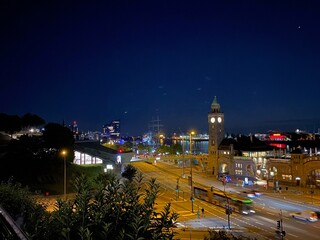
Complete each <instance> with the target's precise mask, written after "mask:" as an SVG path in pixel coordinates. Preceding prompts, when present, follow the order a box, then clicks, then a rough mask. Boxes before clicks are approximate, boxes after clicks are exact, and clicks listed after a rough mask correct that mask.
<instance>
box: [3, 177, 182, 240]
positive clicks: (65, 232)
mask: <svg viewBox="0 0 320 240" xmlns="http://www.w3.org/2000/svg"><path fill="white" fill-rule="evenodd" d="M1 186H6V184H2V185H1ZM95 186H98V187H96V189H94V190H92V187H91V184H90V183H89V181H88V179H87V177H85V176H84V175H81V176H79V177H78V178H76V180H75V188H76V196H75V198H74V199H72V200H67V201H63V200H58V201H57V203H56V210H55V211H53V212H52V213H50V214H49V213H46V212H45V211H43V209H44V208H41V207H40V206H39V205H37V204H35V203H33V202H32V201H30V200H28V203H30V204H31V205H32V206H34V207H35V208H36V207H38V208H39V209H40V210H38V211H36V212H32V211H25V210H24V208H25V207H26V206H25V203H24V199H29V196H28V193H27V190H26V189H22V188H20V186H19V185H16V187H15V189H14V192H16V193H17V192H21V193H22V196H19V195H17V194H16V193H14V192H10V187H7V188H6V187H3V188H1V189H0V204H2V205H3V207H4V208H6V209H7V208H8V209H7V211H8V212H9V213H11V214H12V213H14V214H13V217H14V218H15V216H17V215H19V212H21V214H22V215H23V217H24V219H25V221H24V224H23V225H22V228H23V229H24V230H25V231H26V232H27V234H28V235H29V236H30V238H31V239H48V240H50V239H88V240H89V239H97V240H99V239H115V240H117V239H119V240H121V239H173V237H174V235H175V232H174V228H173V227H174V223H175V221H176V220H177V217H178V215H177V214H176V213H174V212H171V210H170V204H168V205H166V206H165V208H164V209H163V211H162V212H156V210H155V200H156V197H157V194H158V192H159V184H158V183H157V182H156V181H155V179H152V180H150V181H149V182H147V184H146V183H144V182H143V177H142V175H141V174H139V175H137V176H135V177H134V178H133V180H132V181H129V180H123V179H121V180H120V179H118V178H116V177H115V176H114V175H111V174H108V175H105V174H104V175H100V176H99V177H98V178H97V179H96V184H95ZM11 187H12V186H11ZM3 189H5V191H3ZM4 195H5V196H8V195H11V197H10V198H12V199H13V198H17V199H20V200H19V201H16V202H15V203H14V204H13V205H14V207H12V206H10V203H9V202H8V201H4V199H5V196H4ZM1 196H2V197H1ZM21 198H22V199H21ZM15 208H16V209H15ZM35 213H36V214H37V215H36V216H35V215H34V214H35ZM31 217H33V218H34V220H33V221H31ZM27 220H28V221H31V222H28V221H27Z"/></svg>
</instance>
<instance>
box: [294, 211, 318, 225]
mask: <svg viewBox="0 0 320 240" xmlns="http://www.w3.org/2000/svg"><path fill="white" fill-rule="evenodd" d="M290 216H291V217H293V218H297V219H301V220H304V221H309V222H316V221H318V216H317V214H316V213H315V212H314V211H311V210H303V211H301V212H295V213H290Z"/></svg>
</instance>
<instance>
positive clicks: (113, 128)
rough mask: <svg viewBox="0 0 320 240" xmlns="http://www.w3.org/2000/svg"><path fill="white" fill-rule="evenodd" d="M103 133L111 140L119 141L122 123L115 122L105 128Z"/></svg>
mask: <svg viewBox="0 0 320 240" xmlns="http://www.w3.org/2000/svg"><path fill="white" fill-rule="evenodd" d="M103 133H104V134H105V135H106V136H107V137H110V138H113V139H117V138H119V137H120V121H119V120H113V121H112V122H111V123H109V124H106V125H104V126H103Z"/></svg>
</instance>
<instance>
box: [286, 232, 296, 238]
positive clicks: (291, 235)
mask: <svg viewBox="0 0 320 240" xmlns="http://www.w3.org/2000/svg"><path fill="white" fill-rule="evenodd" d="M287 234H288V235H290V236H292V237H296V238H297V237H298V236H297V235H294V234H292V233H287Z"/></svg>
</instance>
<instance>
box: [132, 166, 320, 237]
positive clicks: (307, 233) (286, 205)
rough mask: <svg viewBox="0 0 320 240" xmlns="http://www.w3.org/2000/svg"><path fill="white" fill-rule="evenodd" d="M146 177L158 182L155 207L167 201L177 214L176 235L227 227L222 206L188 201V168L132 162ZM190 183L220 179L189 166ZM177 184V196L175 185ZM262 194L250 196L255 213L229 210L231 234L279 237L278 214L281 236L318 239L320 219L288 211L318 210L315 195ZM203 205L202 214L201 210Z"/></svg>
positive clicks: (234, 189) (200, 233)
mask: <svg viewBox="0 0 320 240" xmlns="http://www.w3.org/2000/svg"><path fill="white" fill-rule="evenodd" d="M133 164H134V166H135V167H137V168H138V169H139V170H140V171H141V172H143V174H144V176H145V177H146V179H148V178H151V177H153V178H156V179H157V180H158V182H159V183H160V184H161V191H160V194H159V197H158V199H157V204H158V205H157V206H158V210H161V208H163V206H164V205H165V204H166V203H168V202H171V206H172V210H174V211H175V212H177V213H178V214H179V219H178V230H179V231H178V232H179V235H178V236H177V239H178V238H179V239H203V237H204V235H206V234H207V232H208V230H209V229H215V230H218V229H223V228H227V226H228V221H227V215H226V213H225V209H223V208H221V207H219V206H215V205H212V204H210V203H207V202H204V201H201V200H198V199H196V200H195V201H194V203H193V212H192V202H191V201H190V195H191V188H190V186H189V185H188V181H187V177H186V178H182V176H183V172H184V173H185V176H188V175H190V168H184V169H182V168H179V167H178V166H176V165H174V164H171V163H169V162H166V163H164V162H159V161H158V162H157V165H156V166H155V165H153V164H149V163H145V162H135V163H133ZM193 182H194V185H204V186H208V187H211V186H213V187H215V188H219V189H221V190H222V189H223V185H222V183H221V182H219V181H217V180H216V179H214V177H213V176H212V175H211V176H210V175H206V174H205V173H203V172H201V170H200V169H196V168H193ZM177 185H179V196H178V192H177V191H176V186H177ZM244 190H247V189H245V188H243V187H241V186H236V185H234V184H227V186H226V191H227V192H242V191H244ZM260 190H261V191H264V192H263V195H262V196H260V197H256V198H254V199H253V201H254V207H255V210H256V213H255V214H254V215H252V216H246V215H241V214H237V213H233V214H232V215H230V225H231V229H232V231H233V232H234V233H235V234H241V235H245V236H251V237H255V238H256V239H281V237H280V236H279V235H278V234H277V233H276V230H277V221H278V220H280V218H281V217H282V222H283V230H284V231H285V232H286V236H285V237H284V238H283V239H295V240H298V239H303V238H304V239H311V240H312V239H319V236H320V221H318V222H314V223H310V222H305V221H301V220H296V219H292V218H291V217H290V216H289V213H290V212H294V211H301V210H303V209H311V210H318V209H319V200H318V199H317V198H316V197H315V196H312V198H311V196H310V195H305V194H300V193H299V192H295V191H283V192H282V193H275V192H273V191H272V190H263V189H260ZM202 208H204V209H205V215H204V217H202V216H201V215H202V214H201V211H199V213H200V214H198V209H199V210H201V209H202Z"/></svg>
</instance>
